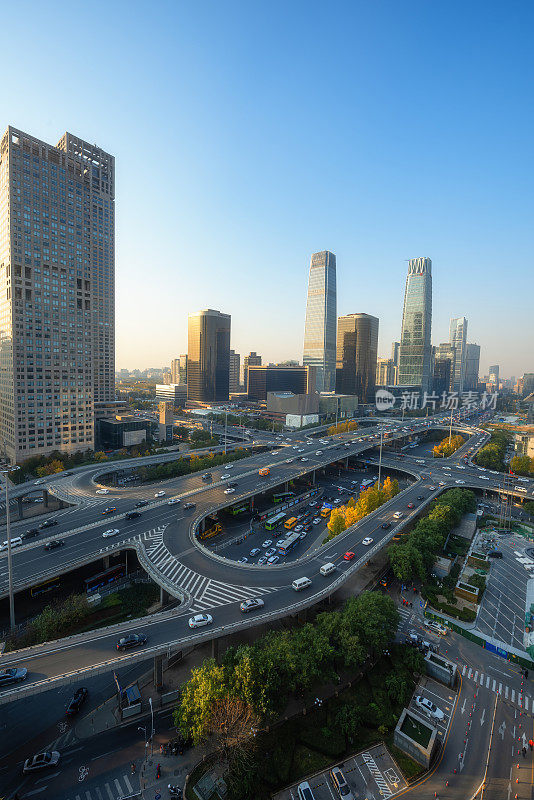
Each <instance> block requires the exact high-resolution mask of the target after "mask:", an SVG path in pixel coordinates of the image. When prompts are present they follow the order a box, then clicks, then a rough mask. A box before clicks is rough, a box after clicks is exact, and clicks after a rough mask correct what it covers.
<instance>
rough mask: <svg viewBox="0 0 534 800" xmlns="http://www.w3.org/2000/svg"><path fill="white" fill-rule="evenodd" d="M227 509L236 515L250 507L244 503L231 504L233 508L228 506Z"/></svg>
mask: <svg viewBox="0 0 534 800" xmlns="http://www.w3.org/2000/svg"><path fill="white" fill-rule="evenodd" d="M226 510H227V511H228V512H229V513H230V514H234V516H235V515H237V514H243V513H244V512H245V511H249V507H248V506H247V505H244V504H243V503H242V504H241V505H237V506H231V508H227V509H226Z"/></svg>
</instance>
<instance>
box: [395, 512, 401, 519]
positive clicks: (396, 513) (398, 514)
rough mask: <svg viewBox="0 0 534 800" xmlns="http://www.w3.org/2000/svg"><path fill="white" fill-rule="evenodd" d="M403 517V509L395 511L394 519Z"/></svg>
mask: <svg viewBox="0 0 534 800" xmlns="http://www.w3.org/2000/svg"><path fill="white" fill-rule="evenodd" d="M401 517H402V511H395V513H394V514H393V519H400V518H401Z"/></svg>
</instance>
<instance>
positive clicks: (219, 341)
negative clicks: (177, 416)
mask: <svg viewBox="0 0 534 800" xmlns="http://www.w3.org/2000/svg"><path fill="white" fill-rule="evenodd" d="M230 324H231V317H230V314H221V312H220V311H214V310H213V309H211V308H207V309H205V310H204V311H197V312H196V313H195V314H190V315H189V323H188V347H187V399H188V400H196V401H198V402H200V403H211V402H213V401H217V400H228V395H229V392H230Z"/></svg>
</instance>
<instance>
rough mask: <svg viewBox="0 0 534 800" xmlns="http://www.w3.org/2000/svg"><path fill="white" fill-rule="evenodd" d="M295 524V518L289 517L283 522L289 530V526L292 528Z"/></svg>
mask: <svg viewBox="0 0 534 800" xmlns="http://www.w3.org/2000/svg"><path fill="white" fill-rule="evenodd" d="M296 524H297V518H296V517H290V518H289V519H288V520H287V521H286V522H284V528H286V529H287V530H288V531H290V530H291V528H294V527H295V525H296Z"/></svg>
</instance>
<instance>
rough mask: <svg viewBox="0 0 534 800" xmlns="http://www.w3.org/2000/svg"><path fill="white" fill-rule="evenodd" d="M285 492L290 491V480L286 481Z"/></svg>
mask: <svg viewBox="0 0 534 800" xmlns="http://www.w3.org/2000/svg"><path fill="white" fill-rule="evenodd" d="M284 492H289V481H286V482H285V483H284Z"/></svg>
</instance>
